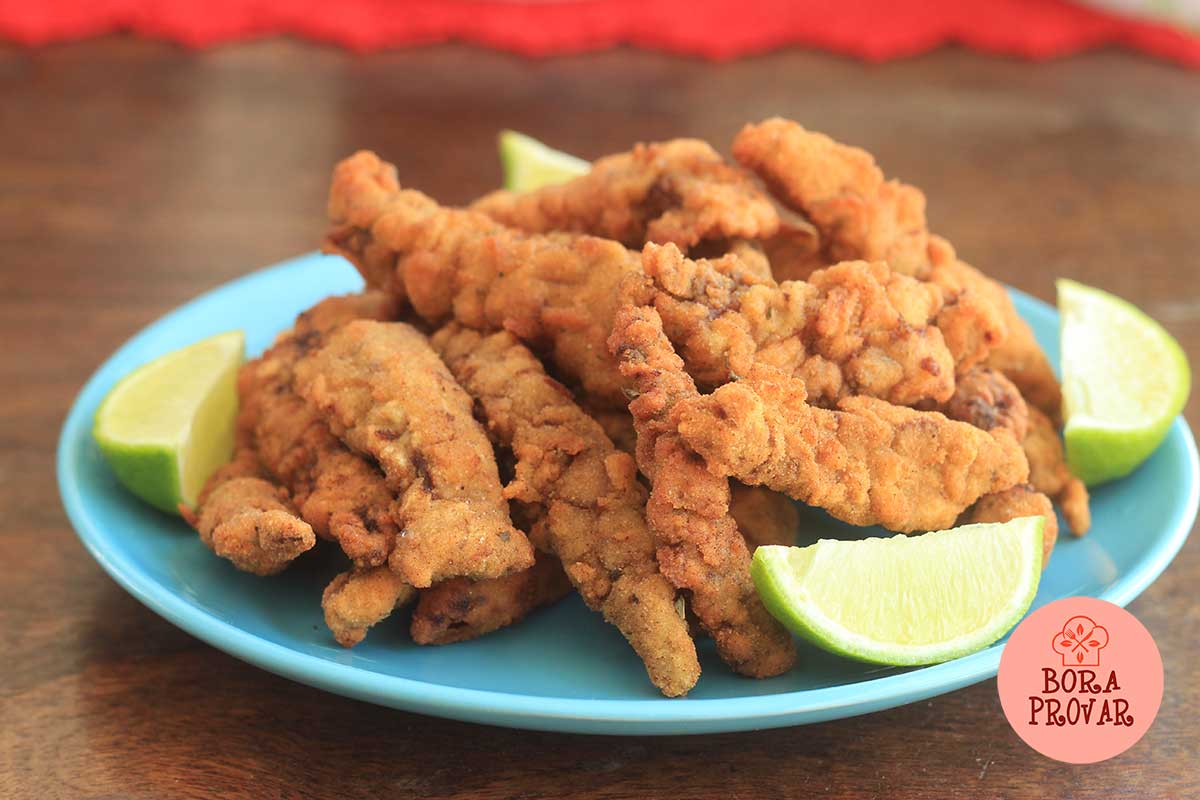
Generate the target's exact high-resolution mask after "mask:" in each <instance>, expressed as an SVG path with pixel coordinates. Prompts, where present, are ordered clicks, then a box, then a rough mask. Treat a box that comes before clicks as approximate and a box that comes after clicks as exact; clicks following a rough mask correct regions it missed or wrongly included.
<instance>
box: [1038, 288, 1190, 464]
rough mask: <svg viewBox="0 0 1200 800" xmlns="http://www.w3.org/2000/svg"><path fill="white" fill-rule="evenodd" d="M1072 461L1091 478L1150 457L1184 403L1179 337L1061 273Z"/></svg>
mask: <svg viewBox="0 0 1200 800" xmlns="http://www.w3.org/2000/svg"><path fill="white" fill-rule="evenodd" d="M1058 308H1059V312H1060V314H1061V315H1062V316H1061V320H1062V321H1061V336H1062V369H1063V416H1064V418H1065V419H1066V428H1065V430H1064V431H1063V436H1064V438H1065V439H1066V444H1067V463H1068V464H1069V465H1070V466H1071V471H1072V472H1074V473H1075V474H1076V475H1077V476H1079V478H1080V479H1081V480H1083V482H1084V483H1086V484H1087V485H1088V486H1095V485H1096V484H1098V483H1103V482H1104V481H1110V480H1113V479H1114V478H1120V477H1122V476H1124V475H1128V474H1129V473H1130V472H1132V471H1133V470H1134V469H1136V468H1137V467H1138V465H1140V464H1141V463H1142V462H1143V461H1145V460H1146V459H1147V458H1149V457H1150V454H1151V453H1153V452H1154V450H1155V448H1157V447H1158V446H1159V445H1160V444H1161V443H1162V440H1163V438H1164V437H1165V436H1166V435H1167V431H1168V430H1169V429H1170V427H1171V422H1172V421H1173V420H1174V419H1175V417H1176V416H1178V415H1179V412H1180V411H1182V410H1183V407H1184V405H1185V404H1186V403H1187V398H1188V391H1189V389H1190V385H1191V372H1190V370H1189V369H1188V363H1187V358H1186V357H1185V356H1184V354H1183V349H1182V348H1181V347H1180V346H1179V343H1178V342H1176V341H1175V340H1174V339H1173V338H1171V334H1169V333H1167V332H1166V331H1165V330H1163V327H1162V326H1161V325H1159V324H1158V323H1157V322H1155V321H1154V320H1152V319H1150V317H1148V316H1146V315H1145V314H1143V313H1142V312H1141V311H1139V310H1138V309H1137V308H1136V307H1134V306H1133V305H1132V304H1130V303H1128V302H1126V301H1125V300H1122V299H1121V298H1119V297H1114V296H1113V295H1111V294H1108V293H1107V292H1102V291H1100V290H1099V289H1093V288H1092V287H1090V286H1084V285H1083V284H1080V283H1076V282H1075V281H1068V280H1060V281H1058Z"/></svg>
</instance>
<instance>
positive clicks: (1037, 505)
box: [960, 484, 1058, 569]
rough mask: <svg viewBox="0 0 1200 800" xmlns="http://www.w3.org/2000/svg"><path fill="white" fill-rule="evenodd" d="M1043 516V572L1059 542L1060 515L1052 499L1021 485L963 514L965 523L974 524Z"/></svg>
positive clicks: (983, 500) (985, 498)
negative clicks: (1056, 542)
mask: <svg viewBox="0 0 1200 800" xmlns="http://www.w3.org/2000/svg"><path fill="white" fill-rule="evenodd" d="M1035 516H1036V517H1042V518H1044V519H1045V520H1046V524H1045V527H1044V528H1042V569H1045V568H1046V564H1047V563H1048V562H1049V561H1050V553H1051V552H1052V551H1053V550H1054V542H1055V541H1057V539H1058V515H1056V514H1055V513H1054V505H1053V504H1052V503H1051V502H1050V498H1049V497H1046V495H1044V494H1042V493H1041V492H1039V491H1037V490H1036V489H1034V488H1033V487H1032V486H1030V485H1029V484H1018V485H1017V486H1013V487H1012V488H1010V489H1005V490H1004V491H1002V492H996V493H995V494H988V495H984V496H983V497H981V498H979V502H978V503H976V504H975V505H974V506H972V507H971V508H970V509H969V510H968V511H967V513H966V514H964V515H963V518H962V520H960V522H961V523H962V524H964V525H965V524H967V523H972V522H1008V521H1010V520H1014V519H1017V518H1018V517H1035Z"/></svg>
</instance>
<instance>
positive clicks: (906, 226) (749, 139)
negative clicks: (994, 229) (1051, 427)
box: [733, 118, 1062, 418]
mask: <svg viewBox="0 0 1200 800" xmlns="http://www.w3.org/2000/svg"><path fill="white" fill-rule="evenodd" d="M733 153H734V157H735V158H736V159H737V160H738V161H739V162H741V163H742V164H743V165H744V166H746V167H748V168H750V169H752V170H754V171H755V172H757V173H758V174H759V176H760V177H762V178H763V179H764V180H765V181H766V182H767V184H768V185H769V186H771V187H772V188H773V189H774V191H775V192H776V193H777V194H778V195H779V196H780V197H781V198H782V199H783V200H784V202H785V203H787V204H788V205H790V206H791V207H792V208H794V209H796V210H798V211H802V212H804V213H805V214H806V215H807V216H808V218H809V219H810V220H812V222H813V223H814V225H815V226H816V228H817V229H818V231H819V235H820V240H821V246H822V252H823V254H824V257H825V259H826V261H827V263H834V262H836V261H842V260H848V259H868V260H874V259H882V260H885V261H887V263H888V264H889V265H890V266H891V267H892V269H894V270H895V271H897V272H900V273H902V274H905V275H912V276H914V277H917V278H920V279H922V280H927V281H929V282H931V283H933V284H935V285H937V286H939V287H940V288H941V289H942V290H943V292H944V293H945V295H946V305H945V308H944V309H943V311H942V314H941V316H940V318H939V319H938V322H937V324H938V327H939V328H940V329H941V330H942V333H943V334H944V336H945V339H946V344H947V346H948V347H949V348H950V351H951V352H952V353H954V355H955V362H956V363H957V365H958V370H959V372H964V371H966V370H967V369H970V368H971V367H972V366H974V365H976V364H978V363H980V362H982V361H984V360H986V363H987V365H988V366H990V367H993V368H995V369H998V370H1000V371H1001V372H1003V373H1004V374H1005V375H1007V376H1008V377H1009V378H1010V379H1011V380H1012V381H1013V383H1015V384H1016V385H1017V387H1018V388H1019V389H1020V390H1021V394H1022V395H1023V396H1024V397H1025V399H1026V400H1028V401H1029V402H1030V403H1033V404H1034V405H1036V406H1038V407H1039V408H1041V409H1042V410H1044V411H1046V412H1047V413H1049V414H1050V415H1051V416H1052V417H1054V418H1057V417H1058V415H1059V413H1060V407H1061V404H1062V393H1061V390H1060V388H1059V385H1058V381H1057V379H1056V378H1055V376H1054V372H1053V370H1052V369H1051V367H1050V362H1049V361H1048V360H1047V359H1046V356H1045V354H1044V353H1043V352H1042V350H1041V348H1040V347H1039V346H1038V344H1037V341H1036V340H1035V339H1034V336H1033V331H1032V329H1030V327H1029V325H1028V324H1027V323H1026V322H1025V321H1024V320H1023V319H1021V317H1020V315H1018V314H1017V311H1016V308H1015V307H1014V306H1013V304H1012V300H1011V299H1010V298H1009V297H1008V293H1007V292H1006V291H1005V290H1004V287H1002V286H1001V285H1000V284H998V283H996V282H995V281H993V280H991V279H990V278H988V277H986V276H985V275H983V274H982V273H981V272H979V271H978V270H976V269H975V268H974V267H971V266H970V265H968V264H966V263H964V262H962V261H959V260H958V258H957V256H956V255H955V253H954V249H953V248H952V247H951V246H950V244H949V243H948V242H947V241H946V240H945V239H942V238H941V237H938V236H933V235H931V234H930V233H929V229H928V224H927V222H926V220H925V198H924V196H923V195H922V194H921V192H920V191H919V190H917V189H916V188H914V187H912V186H908V185H906V184H903V183H900V182H898V181H894V180H893V181H885V180H884V178H883V173H882V171H880V169H879V168H878V167H877V166H876V165H875V160H874V159H873V158H872V157H871V155H870V154H869V153H867V152H866V151H864V150H860V149H858V148H856V147H848V146H846V145H843V144H839V143H838V142H835V141H833V140H832V139H830V138H829V137H827V136H824V135H822V134H819V133H812V132H809V131H806V130H805V129H804V128H802V127H801V126H800V125H798V124H796V123H794V122H790V121H788V120H783V119H779V118H774V119H770V120H767V121H765V122H763V123H761V124H759V125H747V126H746V127H745V128H744V129H743V130H742V132H741V133H740V134H738V136H737V139H736V140H735V141H734V145H733Z"/></svg>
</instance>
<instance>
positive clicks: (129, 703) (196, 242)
mask: <svg viewBox="0 0 1200 800" xmlns="http://www.w3.org/2000/svg"><path fill="white" fill-rule="evenodd" d="M1198 109H1200V81H1197V77H1196V74H1195V73H1185V72H1182V71H1180V70H1177V69H1175V68H1172V67H1169V66H1164V65H1161V64H1157V63H1152V62H1149V61H1146V60H1143V59H1140V58H1135V57H1132V56H1128V55H1123V54H1117V53H1101V54H1096V55H1089V56H1084V57H1079V58H1073V59H1070V60H1066V61H1061V62H1055V63H1050V64H1041V65H1030V64H1025V63H1017V62H1012V61H1007V60H1002V59H996V58H987V57H982V56H977V55H971V54H966V53H962V52H956V51H943V52H940V53H937V54H935V55H931V56H926V57H921V58H916V59H911V60H908V61H902V62H898V63H894V64H889V65H886V66H864V65H862V64H859V63H856V62H852V61H848V60H845V59H842V58H835V57H830V56H825V55H817V54H806V53H798V52H788V53H780V54H776V55H771V56H764V57H758V58H750V59H746V60H744V61H739V62H737V63H733V64H726V65H711V64H706V63H701V62H698V61H693V60H684V59H674V58H666V57H663V56H659V55H650V54H641V53H631V52H625V51H622V52H613V53H606V54H601V55H592V56H585V57H578V58H567V59H559V60H554V61H522V60H520V59H517V58H513V57H510V56H507V55H500V54H494V53H487V52H482V51H478V50H474V49H468V48H464V47H437V48H423V49H417V50H411V51H407V52H402V53H393V54H386V55H380V56H373V57H370V58H360V57H355V56H353V55H347V54H345V53H342V52H339V51H335V50H332V49H329V48H324V47H315V46H306V45H300V44H296V43H290V42H284V41H272V42H264V43H257V44H250V45H244V46H238V47H230V48H225V49H221V50H217V51H213V52H210V53H207V54H203V55H193V54H188V53H184V52H181V51H179V50H177V49H174V48H172V47H169V46H165V45H161V44H153V43H145V42H135V41H128V40H125V39H119V38H113V39H108V40H102V41H96V42H90V43H85V44H80V45H73V46H68V47H54V48H50V49H47V50H44V51H41V52H38V53H34V54H27V53H23V52H19V51H14V50H3V49H0V243H2V244H3V256H2V258H3V262H2V263H3V267H2V269H0V341H3V342H4V353H3V355H2V356H0V532H2V535H0V562H2V563H3V564H4V572H3V581H0V620H2V624H0V642H2V643H3V654H2V655H0V796H3V797H6V798H8V797H18V798H35V797H36V798H46V797H72V798H75V797H114V798H141V797H146V798H150V797H155V798H158V797H177V796H186V797H204V796H221V797H247V798H250V797H253V798H267V797H318V796H339V797H345V798H351V797H381V796H389V797H407V796H422V797H442V798H450V797H456V798H457V797H461V798H534V797H561V796H572V797H580V798H600V797H604V798H655V797H662V798H672V799H673V798H693V797H714V798H715V797H721V798H729V797H746V798H749V797H766V796H784V795H789V796H796V797H826V796H828V797H879V798H910V797H940V796H947V797H949V796H957V797H966V796H970V797H976V798H992V797H1005V798H1012V797H1055V798H1083V797H1134V796H1136V797H1140V798H1147V799H1148V798H1158V797H1178V798H1182V797H1188V796H1191V797H1195V796H1198V795H1200V773H1198V768H1197V766H1196V761H1195V758H1196V753H1197V751H1198V750H1200V735H1198V733H1197V732H1198V730H1200V726H1198V725H1197V723H1196V717H1197V714H1200V683H1198V682H1197V681H1196V680H1195V664H1196V661H1197V658H1198V657H1200V645H1198V644H1197V642H1200V603H1197V602H1196V600H1195V587H1196V585H1197V584H1198V583H1200V541H1196V540H1192V541H1191V542H1189V543H1188V544H1187V545H1186V546H1185V547H1184V550H1183V552H1182V553H1181V554H1180V556H1179V557H1178V559H1177V560H1176V561H1175V563H1174V564H1173V565H1172V566H1171V567H1170V568H1169V569H1168V570H1167V572H1166V573H1165V574H1164V575H1163V576H1162V578H1161V579H1159V581H1158V582H1157V583H1155V584H1154V586H1153V587H1151V588H1150V589H1149V590H1148V591H1147V592H1146V593H1145V594H1144V595H1142V597H1140V598H1139V599H1138V600H1136V601H1135V602H1134V603H1133V604H1132V606H1131V608H1132V610H1133V612H1134V613H1135V614H1137V615H1138V617H1139V618H1141V620H1142V621H1143V622H1144V623H1145V624H1146V625H1147V627H1148V628H1149V629H1150V631H1151V632H1152V633H1153V634H1154V636H1155V637H1156V638H1157V641H1158V645H1159V647H1160V649H1161V650H1162V654H1163V659H1164V662H1165V665H1166V681H1167V697H1166V700H1165V701H1164V704H1163V708H1162V711H1161V713H1160V714H1159V717H1158V721H1157V722H1156V723H1155V725H1154V726H1153V727H1152V728H1151V730H1150V732H1149V733H1148V734H1147V735H1146V736H1145V738H1144V739H1143V740H1142V741H1141V742H1140V743H1138V744H1137V745H1136V746H1134V747H1133V748H1132V749H1131V750H1130V751H1128V752H1127V753H1126V754H1124V755H1123V756H1121V757H1119V758H1117V759H1115V760H1114V761H1112V762H1109V763H1106V764H1102V765H1097V766H1090V767H1078V768H1075V767H1070V766H1066V765H1063V764H1059V763H1055V762H1052V761H1050V760H1048V759H1045V758H1043V757H1041V756H1039V755H1037V754H1035V753H1034V752H1033V751H1031V750H1029V749H1028V748H1026V747H1025V745H1024V744H1022V743H1021V742H1020V741H1019V740H1018V739H1017V737H1016V735H1015V734H1014V733H1013V732H1012V731H1011V730H1010V729H1009V727H1008V726H1007V724H1006V723H1005V722H1004V719H1003V717H1002V716H1001V713H1000V707H999V704H998V701H997V698H996V689H995V683H994V682H993V681H987V682H984V683H982V684H979V685H977V686H974V687H972V688H969V689H965V690H962V691H959V692H955V693H954V694H951V695H947V696H944V697H940V698H936V699H934V700H931V701H928V702H922V703H917V704H915V705H912V706H908V707H905V708H899V709H895V710H892V711H887V712H883V713H878V714H873V715H871V716H867V717H862V718H858V719H850V720H844V721H840V722H831V723H828V724H822V725H814V726H811V727H806V728H793V729H788V730H774V731H764V732H759V733H746V734H736V735H721V736H698V737H676V738H660V739H638V738H604V737H584V736H566V735H556V734H547V733H528V732H520V731H508V730H500V729H494V728H487V727H480V726H476V725H466V724H460V723H457V722H448V721H442V720H437V719H430V718H427V717H421V716H415V715H411V714H405V713H401V712H397V711H390V710H387V709H382V708H376V707H374V706H370V705H365V704H363V703H358V702H354V701H351V700H346V699H343V698H341V697H335V696H333V695H329V694H324V693H322V692H319V691H317V690H315V689H309V688H307V687H304V686H300V685H298V684H294V683H291V682H289V681H287V680H284V679H282V678H277V677H275V676H273V675H270V674H268V673H266V672H263V671H261V670H258V669H255V668H254V667H251V666H248V665H246V664H243V663H241V662H240V661H237V660H235V659H233V658H231V657H229V656H227V655H225V654H223V653H220V652H218V651H216V650H214V649H212V648H210V647H208V646H207V645H204V644H201V643H200V642H198V641H197V640H195V639H193V638H192V637H191V636H189V635H187V634H185V633H183V632H181V631H179V630H177V629H175V628H174V627H172V626H171V625H169V624H168V623H166V622H164V621H163V620H161V619H159V618H158V617H157V616H155V615H154V614H152V613H151V612H149V611H148V610H146V609H145V608H143V607H142V606H141V605H140V604H139V603H138V602H137V601H135V600H134V599H133V598H131V597H130V596H128V595H127V594H125V592H124V591H122V590H121V589H120V588H118V587H117V585H116V584H115V583H113V582H112V581H111V580H110V579H109V578H108V577H107V576H106V575H105V574H104V573H103V572H102V571H101V570H100V568H99V567H98V566H97V565H96V564H95V563H94V562H93V561H92V559H90V558H89V557H88V556H87V554H86V553H85V552H84V550H83V548H82V547H81V546H80V544H79V542H78V540H77V539H76V538H75V535H74V534H73V533H72V531H71V528H70V526H69V525H68V523H67V519H66V517H65V516H64V514H63V511H62V508H61V506H60V504H59V499H58V492H57V489H56V487H55V482H54V475H53V471H54V446H55V441H56V439H57V436H58V429H59V426H60V424H61V422H62V419H63V416H64V414H65V413H66V410H67V408H68V406H69V404H70V402H71V400H72V398H73V397H74V395H75V392H76V391H77V390H78V389H79V387H80V385H81V384H82V383H83V381H84V380H85V378H86V377H87V376H88V374H89V373H90V372H91V371H92V369H93V368H94V367H95V366H96V365H97V364H98V363H99V362H100V361H101V359H103V358H104V357H105V356H107V355H108V354H109V353H110V352H111V351H112V350H113V349H114V348H115V347H117V345H119V344H120V343H121V342H122V341H123V340H124V339H125V338H127V337H128V336H130V335H131V334H132V333H134V332H135V331H137V330H138V329H139V328H141V327H142V326H143V325H145V324H146V323H148V322H150V321H151V320H153V319H154V318H155V317H157V316H159V315H160V314H162V313H163V312H165V311H166V310H167V309H170V308H171V307H173V306H175V305H176V304H178V303H180V302H182V301H184V300H186V299H188V298H190V297H192V296H194V295H195V294H197V293H198V292H201V291H203V290H205V289H208V288H210V287H213V286H216V285H217V284H220V283H222V282H224V281H227V280H229V279H230V278H234V277H236V276H238V275H241V274H243V273H245V272H247V271H249V270H251V269H254V268H256V267H259V266H262V265H264V264H269V263H271V262H273V261H276V260H279V259H282V258H285V257H287V256H291V255H294V254H297V253H300V252H303V251H305V250H308V249H311V248H312V247H313V246H314V243H315V242H316V240H317V237H318V236H319V234H320V232H321V230H322V221H323V204H324V193H325V188H326V180H327V177H328V172H329V168H330V166H331V165H332V164H333V163H334V161H335V160H336V159H337V158H339V157H341V156H343V155H345V154H347V153H348V152H350V151H352V150H353V149H355V148H358V147H370V148H376V149H378V150H379V151H380V152H382V153H385V154H386V155H388V156H390V157H391V158H392V159H394V160H396V161H397V162H398V163H399V165H400V171H401V175H402V179H403V180H404V181H406V182H407V183H409V184H411V185H413V186H417V187H420V188H422V189H424V190H426V191H428V192H430V193H431V194H433V195H435V196H436V197H438V198H439V199H441V200H443V201H446V202H462V201H466V200H468V199H469V198H471V197H473V196H475V195H478V194H480V193H482V192H484V191H485V190H487V189H489V188H491V187H493V186H495V185H496V183H497V181H498V180H499V169H498V167H497V165H496V158H495V153H494V149H493V137H494V136H495V133H496V131H497V129H499V128H503V127H514V128H519V129H522V130H525V131H529V132H530V133H533V134H535V135H537V136H540V137H542V138H544V139H546V140H547V141H549V142H551V143H553V144H555V145H559V146H561V147H564V148H568V149H570V150H573V151H575V152H577V153H580V154H583V155H585V156H595V155H598V154H601V153H605V152H609V151H613V150H618V149H623V148H624V147H626V146H627V145H628V144H629V143H630V142H632V141H634V140H635V139H638V138H642V139H654V138H662V137H670V136H676V135H698V136H703V137H706V138H709V139H711V140H712V141H714V142H716V143H718V144H719V145H721V146H726V145H727V143H728V142H729V140H730V138H731V136H732V135H733V133H734V132H735V131H736V130H737V129H738V127H739V126H740V125H741V124H742V123H743V122H744V121H746V120H753V119H759V118H762V117H764V116H767V115H770V114H777V113H778V114H784V115H787V116H792V117H795V118H797V119H800V120H802V121H804V122H805V123H807V124H809V125H810V126H812V127H815V128H819V129H822V130H825V131H828V132H829V133H831V134H833V135H835V136H837V137H839V138H842V139H844V140H848V141H851V142H854V143H857V144H861V145H863V146H865V147H867V148H869V149H870V150H872V151H873V152H874V153H876V154H877V156H878V158H879V159H880V161H881V163H882V164H883V165H884V166H885V167H886V169H887V170H888V171H889V172H891V173H892V174H895V175H899V176H902V177H904V178H905V179H907V180H909V181H912V182H913V183H916V184H917V185H919V186H922V187H923V188H925V190H926V191H927V193H928V195H929V197H930V198H931V203H930V216H931V218H932V221H933V225H934V227H935V229H936V230H938V231H940V232H942V233H943V234H945V235H947V236H948V237H949V238H950V239H951V240H953V241H955V242H956V243H957V244H958V247H959V250H960V251H961V252H962V253H964V254H965V255H966V256H967V257H968V258H969V259H970V260H972V261H975V262H976V263H978V264H980V265H981V266H984V267H985V268H987V269H988V270H989V271H991V272H992V273H993V274H994V275H996V276H998V277H1000V278H1001V279H1004V280H1006V281H1009V282H1011V283H1015V284H1017V285H1019V286H1022V287H1024V288H1026V289H1028V290H1029V291H1031V292H1033V293H1034V294H1036V295H1038V296H1040V297H1043V298H1046V299H1050V298H1051V297H1052V291H1053V290H1052V280H1053V279H1054V277H1055V276H1058V275H1070V276H1072V277H1075V278H1078V279H1080V280H1083V281H1085V282H1087V283H1091V284H1096V285H1099V286H1102V287H1105V288H1108V289H1111V290H1113V291H1115V292H1117V293H1119V294H1121V295H1123V296H1125V297H1127V298H1129V299H1131V300H1133V301H1134V302H1135V303H1137V304H1139V305H1140V306H1142V307H1143V308H1145V309H1146V310H1147V311H1149V312H1150V313H1151V314H1153V315H1154V316H1155V317H1157V318H1158V319H1160V320H1162V321H1163V322H1164V324H1165V325H1166V326H1167V327H1168V328H1169V329H1170V330H1171V331H1172V332H1173V333H1174V334H1175V335H1176V336H1178V337H1179V339H1180V340H1181V341H1182V342H1183V344H1184V347H1185V348H1187V349H1188V352H1189V354H1190V356H1191V358H1192V361H1193V363H1194V364H1195V363H1198V362H1197V357H1198V356H1200V286H1198V281H1197V269H1198V265H1200V261H1198V256H1197V253H1200V116H1198ZM1198 394H1200V393H1198ZM1188 416H1189V418H1190V419H1191V421H1192V423H1193V424H1196V423H1197V422H1200V401H1198V400H1197V399H1195V396H1194V397H1193V400H1192V402H1191V404H1190V405H1189V407H1188ZM1137 533H1138V532H1137V531H1130V535H1137Z"/></svg>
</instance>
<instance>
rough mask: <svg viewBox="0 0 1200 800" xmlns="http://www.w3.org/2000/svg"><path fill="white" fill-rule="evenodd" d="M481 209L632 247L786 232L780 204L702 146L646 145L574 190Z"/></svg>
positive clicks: (595, 171)
mask: <svg viewBox="0 0 1200 800" xmlns="http://www.w3.org/2000/svg"><path fill="white" fill-rule="evenodd" d="M474 209H475V210H477V211H481V212H483V213H485V214H487V215H488V216H490V217H492V218H493V219H496V220H498V221H499V222H502V223H504V224H505V225H508V226H510V227H513V228H517V229H520V230H523V231H528V232H530V233H548V232H550V231H573V232H576V233H587V234H591V235H593V236H602V237H604V238H606V239H616V240H617V241H619V242H622V243H623V244H626V245H628V246H630V247H641V246H642V245H643V244H644V243H646V242H659V243H664V242H672V243H674V244H676V245H679V246H680V247H683V248H687V247H690V246H692V245H695V244H697V243H699V242H700V241H702V240H705V239H722V238H729V239H732V238H739V237H740V238H745V239H758V238H763V237H766V236H770V235H772V234H773V233H774V232H775V229H776V228H777V227H778V225H779V219H778V216H777V214H776V212H775V207H774V204H773V203H772V201H771V199H770V197H769V196H768V195H767V194H766V192H764V191H763V190H762V188H761V187H760V186H759V185H758V184H757V182H756V181H755V180H754V179H753V177H752V176H751V175H749V174H748V173H746V172H744V171H743V170H741V169H739V168H737V167H735V166H732V165H730V164H728V163H726V161H725V159H723V158H722V157H721V156H720V155H719V154H718V153H717V152H716V151H715V150H713V148H712V147H711V146H710V145H709V144H708V143H707V142H704V141H700V140H698V139H673V140H671V141H668V142H660V143H654V144H639V145H636V146H635V147H634V148H633V150H631V151H629V152H626V153H617V154H615V155H611V156H606V157H605V158H601V159H599V160H598V161H596V162H595V163H594V164H593V165H592V168H591V171H589V172H588V173H587V174H586V175H582V176H580V177H578V178H575V179H573V180H570V181H567V182H566V183H563V184H555V185H551V186H545V187H542V188H540V189H537V190H534V191H532V192H524V193H521V194H515V193H513V192H506V191H498V192H493V193H491V194H489V195H486V196H485V197H483V198H481V199H480V200H478V201H477V202H476V203H475V204H474Z"/></svg>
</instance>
